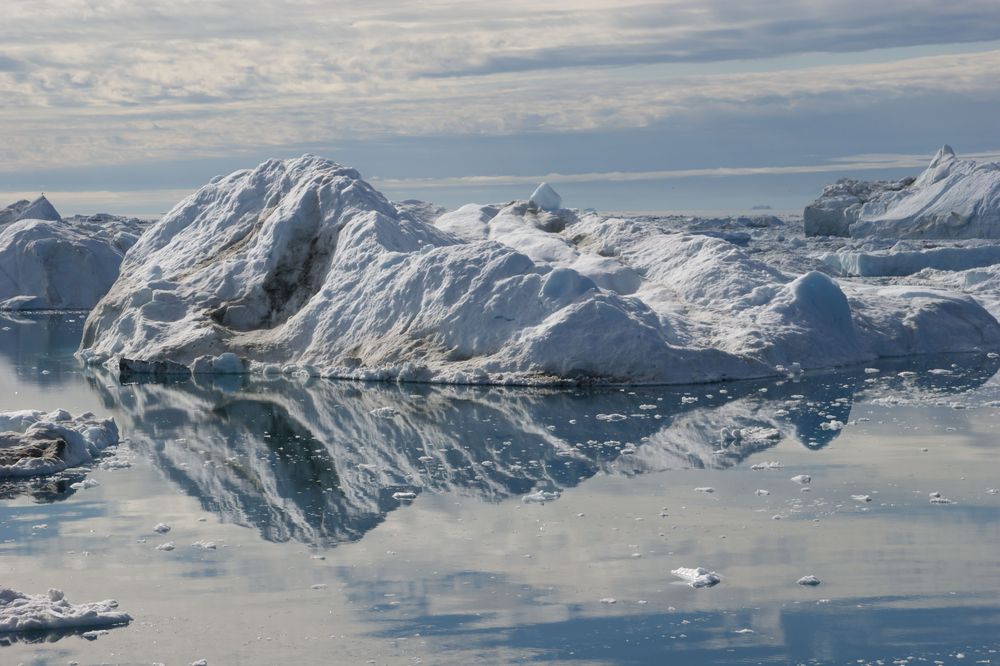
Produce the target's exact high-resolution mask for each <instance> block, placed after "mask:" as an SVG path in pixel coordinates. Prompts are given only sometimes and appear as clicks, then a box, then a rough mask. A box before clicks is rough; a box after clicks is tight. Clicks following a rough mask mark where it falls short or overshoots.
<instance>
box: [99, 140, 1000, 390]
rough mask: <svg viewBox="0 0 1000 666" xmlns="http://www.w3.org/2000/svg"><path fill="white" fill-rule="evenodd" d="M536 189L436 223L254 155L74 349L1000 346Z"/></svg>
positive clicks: (498, 373) (539, 375)
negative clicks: (537, 198) (531, 195)
mask: <svg viewBox="0 0 1000 666" xmlns="http://www.w3.org/2000/svg"><path fill="white" fill-rule="evenodd" d="M542 203H544V204H546V206H542V205H539V203H538V202H534V203H533V202H530V201H515V202H512V203H509V204H506V205H490V206H478V205H470V206H465V207H463V208H461V209H459V210H458V211H455V212H454V213H447V214H445V215H442V216H440V217H438V218H437V220H436V221H435V222H433V223H431V222H428V221H427V219H426V218H425V219H421V218H422V217H424V216H423V215H417V214H411V213H409V212H407V211H405V210H402V209H400V208H397V207H396V206H394V205H393V204H392V203H391V202H389V201H388V200H387V199H386V198H385V197H383V196H382V195H381V194H380V193H379V192H377V191H376V190H375V189H373V188H372V187H371V186H370V185H369V184H368V183H367V182H365V181H364V180H362V179H361V176H360V175H359V174H358V172H357V171H355V170H354V169H351V168H348V167H344V166H341V165H338V164H335V163H333V162H330V161H327V160H325V159H322V158H319V157H316V156H312V155H306V156H303V157H301V158H298V159H292V160H284V161H280V160H272V161H268V162H265V163H263V164H261V165H260V166H258V167H257V168H255V169H252V170H244V171H238V172H236V173H233V174H231V175H229V176H225V177H220V178H216V179H213V181H212V182H211V183H209V184H208V185H206V186H204V187H203V188H201V189H200V190H199V191H198V192H197V193H195V194H193V195H192V196H190V197H188V198H187V199H185V200H183V201H181V202H180V203H179V204H178V205H177V206H175V207H174V209H173V210H171V211H170V212H169V213H168V214H167V215H166V216H165V217H164V218H163V219H162V220H161V221H160V222H158V223H157V224H155V225H154V226H153V227H152V228H150V229H149V230H148V231H147V232H146V233H145V234H143V236H142V237H141V238H140V239H139V241H138V242H137V243H136V245H135V246H134V247H133V248H132V249H131V250H130V251H129V253H128V255H127V256H126V257H125V260H124V262H123V263H122V267H121V274H120V275H119V277H118V279H117V281H116V282H115V284H114V286H113V287H112V288H111V290H110V291H109V293H108V294H107V295H106V296H105V297H104V298H103V299H101V301H100V302H99V303H98V304H97V306H96V308H95V309H94V310H93V311H92V312H91V314H90V316H89V318H88V320H87V323H86V327H85V331H84V337H83V342H82V347H81V352H80V354H81V356H82V357H83V358H84V359H86V360H87V361H89V362H92V363H107V364H109V365H111V366H113V367H115V368H119V367H121V368H123V369H131V370H132V371H146V370H148V371H155V369H156V368H182V369H183V368H185V367H186V368H194V369H196V370H197V371H198V372H233V371H239V370H241V369H245V370H246V371H249V372H264V373H273V372H277V373H299V374H308V375H319V376H328V377H342V378H356V379H380V380H410V381H429V382H444V383H483V384H503V383H529V384H539V383H561V382H593V383H644V384H650V383H692V382H707V381H717V380H723V379H739V378H750V377H765V376H776V375H782V374H783V373H784V372H785V370H784V368H787V367H801V368H803V369H810V368H819V367H829V366H834V365H843V364H849V363H859V362H864V361H868V360H871V359H875V358H877V357H882V356H900V355H908V354H916V353H933V352H959V351H977V350H993V349H997V348H1000V324H998V323H997V321H996V320H995V319H994V318H993V317H992V316H991V315H989V314H988V313H987V312H986V311H985V310H983V308H982V307H981V306H980V305H979V304H978V303H977V302H976V301H974V300H973V299H971V298H969V297H966V296H961V295H957V294H955V293H951V292H946V291H937V290H931V289H920V290H914V289H905V288H896V287H882V286H872V285H864V284H849V283H838V282H837V281H836V280H834V279H831V278H830V277H828V276H827V275H825V274H823V273H819V272H808V271H806V272H805V273H804V274H803V273H787V272H785V271H783V270H780V269H779V268H777V267H776V266H775V265H771V264H769V263H765V262H764V261H762V260H761V259H758V258H757V256H760V255H756V256H755V255H754V254H751V253H750V252H749V251H748V250H745V249H743V248H741V247H738V246H736V245H734V244H733V243H731V242H727V240H726V239H725V238H716V237H712V236H708V235H703V234H689V233H681V232H679V230H678V229H677V228H676V227H675V226H671V224H669V223H667V222H664V221H663V220H660V219H657V218H634V219H626V218H616V217H607V216H601V215H598V214H596V213H591V212H584V213H581V212H579V211H574V210H567V209H563V208H557V209H555V210H546V207H551V206H549V204H554V200H553V199H551V198H544V200H543V201H542ZM559 205H561V202H560V204H559ZM411 208H413V207H412V206H411ZM417 208H419V207H417ZM417 208H413V209H414V210H416V209H417ZM227 354H229V355H228V356H227ZM233 355H235V357H238V359H234V357H233ZM237 360H238V361H239V362H237ZM795 364H798V365H795Z"/></svg>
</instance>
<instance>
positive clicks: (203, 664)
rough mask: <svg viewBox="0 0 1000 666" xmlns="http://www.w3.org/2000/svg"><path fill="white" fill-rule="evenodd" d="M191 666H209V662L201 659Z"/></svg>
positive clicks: (193, 662)
mask: <svg viewBox="0 0 1000 666" xmlns="http://www.w3.org/2000/svg"><path fill="white" fill-rule="evenodd" d="M191 666H208V660H207V659H199V660H198V661H192V662H191Z"/></svg>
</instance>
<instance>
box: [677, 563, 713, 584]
mask: <svg viewBox="0 0 1000 666" xmlns="http://www.w3.org/2000/svg"><path fill="white" fill-rule="evenodd" d="M670 573H672V574H673V575H675V576H677V577H678V578H681V579H683V580H684V581H686V582H687V584H688V585H690V586H691V587H712V586H713V585H717V584H718V583H719V581H721V580H722V579H721V578H719V574H717V573H715V572H714V571H709V570H708V569H703V568H701V567H696V568H694V569H690V568H687V567H681V568H679V569H674V570H673V571H671V572H670Z"/></svg>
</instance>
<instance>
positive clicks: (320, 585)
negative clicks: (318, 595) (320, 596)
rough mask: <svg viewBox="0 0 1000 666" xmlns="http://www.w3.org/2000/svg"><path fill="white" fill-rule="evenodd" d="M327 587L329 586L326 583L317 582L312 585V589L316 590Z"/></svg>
mask: <svg viewBox="0 0 1000 666" xmlns="http://www.w3.org/2000/svg"><path fill="white" fill-rule="evenodd" d="M326 588H327V584H326V583H316V584H315V585H313V586H312V589H314V590H325V589H326Z"/></svg>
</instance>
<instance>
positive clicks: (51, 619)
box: [0, 587, 132, 633]
mask: <svg viewBox="0 0 1000 666" xmlns="http://www.w3.org/2000/svg"><path fill="white" fill-rule="evenodd" d="M117 609H118V602H117V601H115V600H114V599H107V600H105V601H95V602H91V603H83V604H72V603H70V602H69V601H67V600H66V598H65V595H64V594H63V592H62V590H56V589H50V590H49V591H48V592H47V593H46V594H38V595H28V594H24V593H21V592H17V591H15V590H12V589H10V588H7V587H0V633H14V632H34V631H52V630H67V629H81V628H97V627H115V626H120V625H125V624H128V623H129V622H131V621H132V618H131V617H130V616H129V615H128V614H127V613H123V612H121V611H119V610H117Z"/></svg>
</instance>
